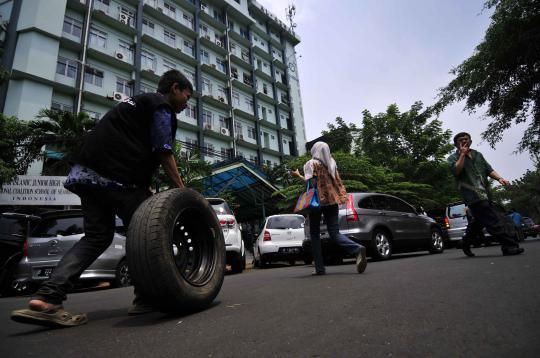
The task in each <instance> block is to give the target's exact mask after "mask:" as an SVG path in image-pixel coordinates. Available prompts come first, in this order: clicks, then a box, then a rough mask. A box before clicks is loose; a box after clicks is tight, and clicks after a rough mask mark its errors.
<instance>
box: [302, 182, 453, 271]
mask: <svg viewBox="0 0 540 358" xmlns="http://www.w3.org/2000/svg"><path fill="white" fill-rule="evenodd" d="M338 223H339V230H340V232H341V233H342V234H343V235H346V236H347V237H349V238H351V239H352V240H354V241H355V242H357V243H359V244H361V245H364V246H365V247H366V248H367V249H368V253H369V255H370V256H371V257H373V258H375V259H381V260H386V259H389V258H390V257H391V256H392V254H393V253H397V252H407V251H416V250H429V252H430V253H441V252H443V250H444V243H443V237H442V232H441V227H440V225H439V224H437V223H436V222H435V220H433V219H432V218H430V217H428V216H426V215H424V213H423V212H422V211H421V212H418V211H417V210H416V209H415V208H414V207H412V206H411V205H410V204H408V203H407V202H405V201H404V200H402V199H400V198H398V197H395V196H392V195H387V194H379V193H350V194H348V201H347V203H346V204H343V205H340V206H339V214H338ZM320 225H321V243H322V249H323V256H324V258H325V259H328V258H335V257H338V258H341V257H342V254H341V252H337V251H336V250H337V248H338V247H337V246H335V245H334V244H333V242H332V241H331V240H330V238H329V235H328V230H327V228H326V224H325V221H324V216H323V218H322V220H321V224H320ZM302 246H303V248H304V253H305V255H304V261H305V262H306V263H309V262H311V261H312V260H313V258H312V250H311V240H310V239H309V225H308V224H306V235H305V240H304V242H303V244H302Z"/></svg>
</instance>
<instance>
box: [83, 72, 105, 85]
mask: <svg viewBox="0 0 540 358" xmlns="http://www.w3.org/2000/svg"><path fill="white" fill-rule="evenodd" d="M84 82H85V83H89V84H93V85H95V86H98V87H103V71H99V70H96V69H95V68H92V67H86V69H85V70H84Z"/></svg>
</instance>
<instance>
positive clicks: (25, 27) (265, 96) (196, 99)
mask: <svg viewBox="0 0 540 358" xmlns="http://www.w3.org/2000/svg"><path fill="white" fill-rule="evenodd" d="M0 16H1V21H4V22H7V24H6V25H5V28H6V29H7V36H6V39H5V41H4V52H3V57H2V63H3V65H4V66H5V67H6V68H7V69H8V70H9V71H11V79H10V80H9V82H8V83H6V84H4V86H3V87H2V89H1V93H0V109H2V110H3V112H4V113H5V114H7V115H13V116H17V117H18V118H20V119H34V118H35V116H36V114H37V113H38V112H39V110H40V109H42V108H56V109H62V110H68V111H73V112H75V113H77V112H79V111H85V112H87V113H88V114H89V115H90V116H91V117H93V118H95V119H96V120H99V119H100V118H101V117H102V116H103V115H104V113H106V112H107V111H108V110H109V109H110V108H111V107H112V106H113V105H114V104H115V103H116V102H115V101H122V100H124V99H126V98H127V97H129V96H132V95H135V94H138V93H142V92H152V91H155V90H156V88H157V82H158V79H159V76H160V75H161V74H162V73H163V72H165V71H167V70H169V69H173V68H175V69H178V70H180V71H182V72H183V73H184V74H185V75H186V76H187V77H188V78H189V79H190V80H191V81H192V82H193V84H194V88H195V90H196V91H195V94H194V96H193V98H192V99H191V100H190V101H189V105H188V108H187V109H186V110H185V111H183V112H182V113H181V114H179V115H178V117H177V119H178V132H177V134H176V137H177V139H178V140H179V141H180V143H181V144H182V146H183V148H184V150H193V149H195V148H198V149H200V151H201V153H202V155H203V158H204V159H205V160H207V161H210V162H217V161H221V160H224V159H227V158H231V157H236V156H242V157H244V158H246V159H247V160H250V161H252V162H254V163H256V164H259V165H273V164H277V163H280V162H281V161H282V160H283V159H284V158H286V157H288V156H297V155H299V154H303V153H304V152H305V142H306V138H305V128H304V120H303V114H302V102H301V97H300V85H299V81H298V75H297V68H296V56H295V50H294V47H295V46H296V45H297V44H298V43H299V41H300V39H299V37H298V36H297V35H296V34H295V33H294V32H292V31H290V29H289V28H288V26H286V25H285V24H284V23H283V22H281V21H280V20H278V19H277V18H276V17H275V16H274V15H272V14H271V13H270V12H268V11H267V10H266V9H265V8H264V7H262V6H261V5H260V4H259V3H257V1H255V0H204V1H201V0H144V1H142V0H141V1H139V0H12V1H0ZM40 170H41V168H39V167H38V168H35V167H34V168H33V171H34V172H37V171H40ZM33 174H36V173H33ZM37 174H39V173H37Z"/></svg>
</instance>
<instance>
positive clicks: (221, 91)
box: [217, 85, 227, 102]
mask: <svg viewBox="0 0 540 358" xmlns="http://www.w3.org/2000/svg"><path fill="white" fill-rule="evenodd" d="M217 95H218V99H219V100H220V101H222V102H225V98H226V97H227V92H226V90H225V87H223V86H221V85H218V86H217ZM222 98H223V100H221V99H222Z"/></svg>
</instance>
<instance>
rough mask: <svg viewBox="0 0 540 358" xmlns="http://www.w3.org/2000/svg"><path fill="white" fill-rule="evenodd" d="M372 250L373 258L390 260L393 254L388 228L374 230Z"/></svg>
mask: <svg viewBox="0 0 540 358" xmlns="http://www.w3.org/2000/svg"><path fill="white" fill-rule="evenodd" d="M371 251H372V253H373V254H372V255H373V258H374V259H376V260H388V259H389V258H390V256H392V241H391V240H390V235H389V234H388V232H387V231H386V230H383V229H375V230H373V234H372V239H371Z"/></svg>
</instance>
